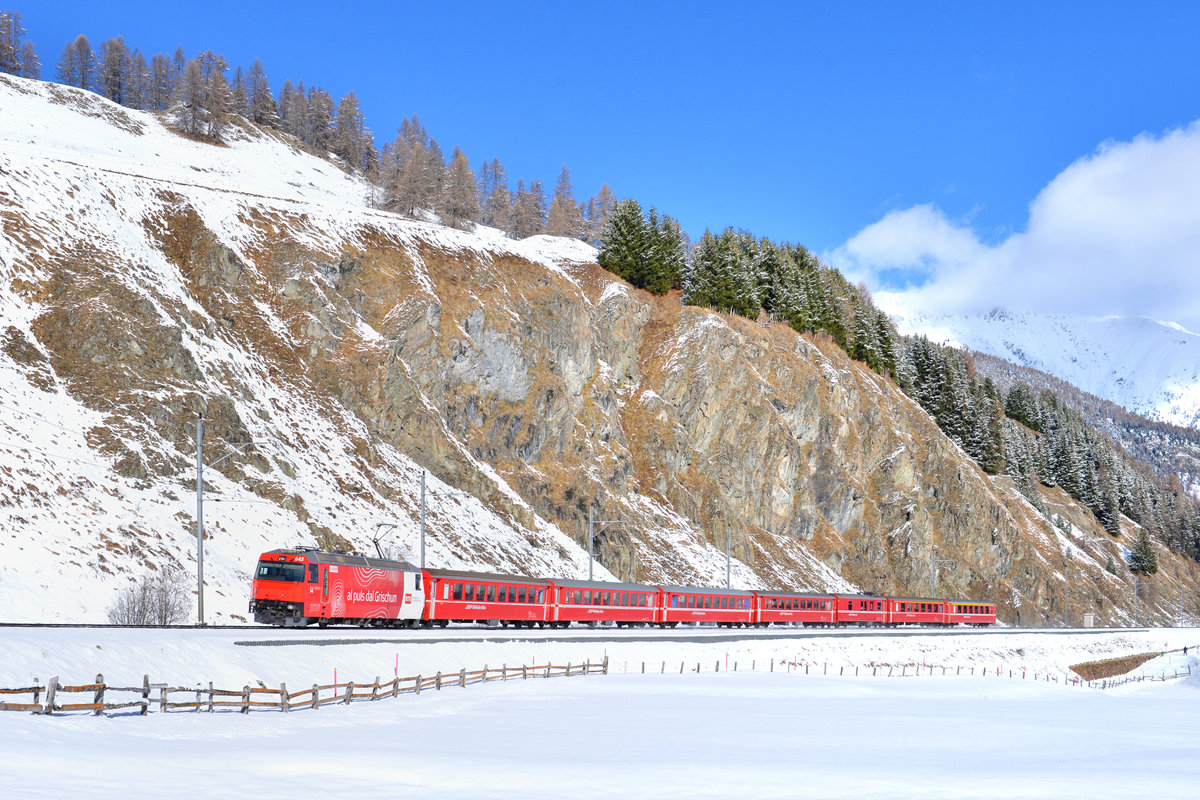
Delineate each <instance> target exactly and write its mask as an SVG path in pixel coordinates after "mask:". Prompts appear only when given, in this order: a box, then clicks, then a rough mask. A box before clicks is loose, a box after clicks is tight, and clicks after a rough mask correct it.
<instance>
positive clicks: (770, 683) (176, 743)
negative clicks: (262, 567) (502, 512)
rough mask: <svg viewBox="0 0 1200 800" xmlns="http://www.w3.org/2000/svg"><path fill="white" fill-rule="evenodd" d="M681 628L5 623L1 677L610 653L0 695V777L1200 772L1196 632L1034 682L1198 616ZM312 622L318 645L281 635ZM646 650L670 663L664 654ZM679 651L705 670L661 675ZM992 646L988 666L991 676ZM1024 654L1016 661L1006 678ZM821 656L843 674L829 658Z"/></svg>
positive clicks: (1023, 785) (934, 785)
mask: <svg viewBox="0 0 1200 800" xmlns="http://www.w3.org/2000/svg"><path fill="white" fill-rule="evenodd" d="M712 632H713V631H709V630H698V631H691V632H688V633H690V634H696V633H704V634H708V633H712ZM688 633H683V632H676V633H675V634H674V637H673V638H672V637H667V638H664V639H656V640H654V641H648V642H647V641H636V640H630V637H628V636H626V637H624V638H625V639H626V640H625V641H621V640H620V639H619V638H618V637H615V636H604V637H597V638H595V640H594V641H592V640H588V641H583V642H568V643H553V642H548V641H541V640H539V637H538V636H523V637H521V638H519V639H514V640H511V641H499V640H497V641H488V642H479V641H470V640H468V639H467V636H468V633H461V634H458V635H455V634H454V633H453V632H451V636H450V638H451V639H452V641H448V642H441V643H430V642H420V641H419V640H418V639H419V637H414V636H412V635H405V634H403V633H401V634H391V635H388V634H383V635H381V634H380V633H379V632H371V631H326V632H323V633H322V634H321V636H320V637H316V636H313V635H310V634H312V632H307V631H306V632H297V631H266V630H253V629H251V630H246V631H218V630H208V631H202V632H197V631H179V630H173V631H126V630H114V629H92V630H76V629H55V630H49V631H47V630H45V629H40V630H33V629H14V628H10V629H5V630H3V631H0V638H2V640H3V641H4V644H5V647H4V652H5V658H4V659H3V660H2V661H0V686H13V685H16V684H19V683H23V682H25V681H28V680H30V679H31V678H32V677H34V676H38V677H40V678H42V679H43V681H44V679H45V678H46V677H47V676H48V675H50V674H57V675H58V676H59V677H60V678H61V679H63V680H80V681H82V680H90V679H91V678H92V677H93V676H94V675H95V674H96V672H103V673H104V674H105V676H106V678H107V679H108V680H109V681H110V682H113V683H119V682H121V681H130V682H132V683H140V682H141V676H142V674H143V673H144V672H147V671H148V672H150V673H151V680H166V681H169V682H177V683H178V684H180V685H189V684H195V683H200V682H205V683H206V682H207V681H209V680H212V681H214V682H215V683H216V684H217V685H218V686H222V685H226V686H228V687H229V688H233V687H235V686H240V685H242V684H243V683H245V682H251V683H254V682H256V681H258V680H262V681H263V682H264V683H267V684H268V685H271V684H277V683H278V682H280V681H282V680H286V681H288V682H290V683H292V684H293V685H294V686H299V685H304V684H311V683H312V682H314V681H317V680H320V681H322V682H328V681H331V680H332V678H333V674H332V671H333V669H335V668H336V669H338V672H339V680H342V681H345V680H348V679H351V680H367V681H370V680H373V679H374V677H375V676H376V675H380V676H381V677H383V678H384V679H387V678H390V677H391V676H392V675H393V674H394V671H396V670H398V671H399V673H400V675H402V676H403V675H407V674H413V673H415V672H422V673H424V674H429V673H430V672H432V671H435V670H437V669H443V670H449V669H457V668H458V667H459V666H465V667H468V668H477V667H482V666H483V665H484V664H485V663H486V664H489V665H491V666H498V665H500V664H502V663H507V664H509V665H514V664H518V663H526V664H528V663H541V664H544V663H546V662H547V661H552V662H554V663H564V662H565V661H567V660H571V661H574V662H575V663H578V662H579V661H582V660H584V659H592V660H598V659H600V658H603V656H604V655H605V654H607V655H608V657H609V659H610V665H611V674H609V675H608V676H606V677H605V676H596V677H587V678H571V679H557V680H550V681H545V680H537V681H533V680H531V681H527V682H526V681H509V682H507V683H489V684H487V685H476V686H470V687H468V688H466V689H462V688H457V687H454V688H447V689H445V690H443V691H441V692H426V693H423V694H422V695H421V696H419V697H414V696H403V697H401V698H399V699H389V700H381V701H378V702H375V703H369V702H361V703H356V704H354V705H351V706H333V707H326V708H322V709H321V710H318V711H312V710H305V711H297V712H295V713H292V714H288V715H284V714H281V713H278V712H257V713H254V714H250V715H241V714H236V713H218V714H212V715H209V714H196V713H187V712H175V713H168V714H159V713H157V712H152V713H151V714H150V715H149V716H147V717H145V718H139V717H135V716H116V715H114V716H112V717H90V716H64V717H55V718H45V717H36V716H32V715H27V714H19V713H6V714H3V715H0V752H3V753H4V758H3V759H0V781H2V782H3V783H2V785H3V786H4V787H5V794H6V795H7V796H12V797H64V796H77V797H101V796H104V797H108V796H123V797H185V796H186V797H189V798H200V797H227V796H231V795H236V796H254V797H285V796H307V795H310V794H325V793H328V792H333V791H336V792H337V793H338V794H339V795H344V796H353V797H355V798H372V797H397V796H412V797H421V798H429V797H456V798H460V797H477V798H487V797H496V798H510V797H521V796H530V797H563V796H571V797H595V798H605V797H647V798H658V797H687V798H699V797H733V796H750V797H855V798H863V797H881V798H904V797H921V798H929V797H989V798H990V797H1005V798H1013V797H1030V798H1043V797H1044V798H1061V797H1089V798H1105V797H1113V798H1117V797H1120V798H1127V797H1131V796H1132V797H1154V798H1183V797H1191V796H1193V793H1194V787H1195V783H1196V781H1197V779H1200V761H1198V760H1197V759H1196V758H1195V754H1196V742H1195V738H1196V732H1197V730H1198V728H1197V725H1196V723H1195V715H1196V708H1197V706H1196V699H1197V693H1196V692H1197V689H1200V664H1197V660H1196V657H1195V655H1194V653H1193V654H1190V655H1188V656H1186V657H1185V656H1183V655H1182V654H1180V653H1167V654H1166V655H1164V656H1162V657H1160V658H1158V659H1155V660H1154V661H1152V662H1150V663H1148V664H1147V665H1145V666H1144V667H1143V668H1142V670H1141V671H1142V672H1145V673H1146V674H1148V675H1158V674H1161V673H1164V672H1165V673H1173V672H1174V671H1176V670H1186V669H1187V668H1188V667H1189V666H1190V668H1191V669H1192V671H1193V673H1194V674H1193V676H1192V677H1191V678H1181V679H1178V680H1172V681H1167V682H1146V683H1139V684H1130V685H1128V686H1124V687H1121V688H1119V689H1116V690H1109V691H1100V690H1099V689H1089V688H1086V687H1077V686H1067V685H1064V684H1063V683H1053V682H1050V683H1048V682H1046V681H1045V680H1044V676H1045V674H1046V672H1051V674H1057V675H1060V676H1061V675H1062V674H1063V670H1065V669H1066V668H1067V666H1069V665H1070V664H1072V663H1076V662H1078V661H1082V660H1088V659H1093V658H1103V657H1108V656H1114V655H1122V654H1127V653H1133V652H1148V651H1158V650H1167V649H1175V648H1179V647H1182V646H1183V645H1185V644H1186V645H1188V646H1189V647H1194V646H1195V645H1197V644H1200V631H1197V630H1195V629H1170V630H1152V631H1147V632H1119V633H1091V634H1069V635H1062V634H1052V633H1018V634H1013V633H1007V632H995V631H991V632H986V633H981V634H979V635H971V636H945V635H933V636H882V637H880V636H853V637H830V636H818V637H812V638H804V639H784V638H780V637H779V635H778V634H774V635H772V634H771V633H770V632H767V633H765V634H763V635H761V636H759V637H756V638H753V639H752V640H750V641H739V642H738V643H737V644H733V643H730V642H703V643H689V642H686V641H679V639H680V638H681V637H683V636H686V635H688ZM503 635H504V634H498V638H499V636H503ZM318 638H319V640H320V641H322V642H324V644H321V645H318V644H296V643H295V642H298V641H313V640H315V639H318ZM380 639H383V640H385V641H383V642H380V641H379V640H380ZM239 642H242V643H243V644H239ZM245 642H254V643H256V644H255V646H248V645H246V644H244V643H245ZM264 642H274V643H276V645H277V646H264V645H263V644H262V643H264ZM335 643H336V644H335ZM726 659H728V660H726ZM772 660H774V662H775V663H774V671H773V672H772V671H770V666H769V664H770V662H771V661H772ZM663 661H667V662H669V663H673V664H674V665H675V668H674V669H667V670H666V674H662V669H661V667H660V664H661V662H663ZM735 661H736V662H737V663H738V671H737V672H736V673H735V672H733V671H732V668H733V663H734V662H735ZM751 661H754V662H755V667H756V669H755V670H754V671H749V670H748V669H747V668H748V667H749V666H750V662H751ZM781 661H784V662H785V663H780V662H781ZM792 661H794V662H795V663H796V664H800V665H803V664H804V663H809V664H826V663H828V664H830V665H831V667H830V669H829V673H830V674H829V675H828V676H826V675H823V674H822V675H818V674H815V673H816V672H817V670H816V669H812V670H810V674H807V675H806V674H804V671H803V668H802V667H801V668H796V667H793V666H791V665H790V664H789V663H786V662H792ZM642 662H647V669H646V674H642V672H641V669H642V666H641V665H642ZM681 662H682V663H686V664H689V665H690V666H692V667H693V668H694V665H695V664H696V663H699V664H701V665H702V671H701V672H699V673H697V672H695V671H691V670H688V671H686V672H684V673H683V674H680V673H679V671H678V665H679V664H680V663H681ZM879 663H886V664H896V665H899V664H917V663H923V664H926V665H930V664H933V665H946V666H955V665H960V664H961V665H964V666H966V665H974V666H976V668H977V669H976V674H975V675H974V676H969V675H967V674H965V672H966V670H964V674H962V675H959V676H956V675H954V672H955V670H953V669H952V670H949V672H950V673H951V674H949V675H947V676H946V677H941V675H940V674H939V673H938V672H937V671H936V670H935V671H934V673H935V674H934V675H933V676H931V675H930V674H929V670H928V668H925V669H924V670H923V672H922V676H921V677H920V678H915V677H912V674H913V671H912V669H911V668H910V669H909V670H908V675H909V677H908V678H898V677H896V678H885V677H882V676H880V677H871V676H870V675H869V674H868V670H867V669H866V667H868V666H869V665H871V664H879ZM718 664H719V665H720V667H721V671H720V672H716V671H715V670H714V668H715V667H716V666H717V665H718ZM984 664H987V665H989V667H990V668H989V675H988V677H986V678H985V677H983V676H982V674H981V672H982V669H981V668H982V665H984ZM854 666H858V667H859V668H860V673H861V674H860V676H859V677H853V676H851V675H850V672H851V669H852V668H853V667H854ZM997 666H1002V667H1003V668H1004V670H1003V672H1004V674H1005V677H1001V678H997V677H995V676H994V672H995V668H996V667H997ZM1022 667H1024V668H1025V669H1026V671H1027V674H1028V675H1029V678H1027V679H1025V680H1021V679H1019V678H1016V677H1014V678H1011V679H1010V678H1008V677H1007V676H1006V673H1007V670H1008V669H1010V668H1011V669H1013V670H1014V671H1019V670H1020V669H1021V668H1022ZM841 668H844V669H845V672H846V673H847V675H846V676H844V677H840V676H836V675H834V674H833V673H834V672H835V669H841ZM1034 671H1038V672H1039V673H1040V675H1041V676H1042V678H1043V679H1042V680H1038V681H1034V680H1033V679H1032V675H1033V673H1034ZM881 672H882V670H881Z"/></svg>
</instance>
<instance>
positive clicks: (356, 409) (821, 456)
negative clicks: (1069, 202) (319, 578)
mask: <svg viewBox="0 0 1200 800" xmlns="http://www.w3.org/2000/svg"><path fill="white" fill-rule="evenodd" d="M0 108H3V109H6V110H8V111H12V112H14V113H12V114H6V115H0V116H4V117H5V119H7V120H8V121H7V122H2V123H0V141H3V142H4V146H3V147H2V148H0V221H2V224H3V236H2V237H0V258H2V260H3V265H2V271H0V311H2V313H3V321H2V323H0V391H2V392H3V395H2V396H0V403H2V404H3V405H2V407H0V411H2V412H3V414H0V420H3V428H2V429H0V437H2V438H3V440H4V441H3V442H2V444H0V475H2V476H3V479H4V480H3V486H2V487H0V548H2V549H3V552H4V556H5V558H4V562H5V563H4V564H2V565H0V607H7V608H9V609H10V611H9V613H8V614H7V615H5V616H9V617H10V618H28V617H34V616H38V615H41V616H49V617H52V618H58V619H100V618H102V617H103V610H104V608H105V607H106V606H107V604H108V603H109V602H110V597H111V592H112V590H113V589H115V588H116V587H118V586H121V585H123V584H124V582H125V581H128V580H129V579H130V576H131V575H135V574H137V572H138V571H139V570H140V569H141V568H142V566H145V565H149V566H152V567H156V568H157V567H161V566H162V565H164V564H170V563H178V564H180V565H181V566H183V567H184V568H185V569H189V570H190V569H192V568H193V565H194V550H195V548H194V544H193V538H194V530H195V529H194V516H193V515H194V511H195V500H194V497H193V495H192V492H193V487H194V469H193V464H194V461H195V451H196V417H197V414H203V417H204V425H205V434H204V436H205V442H206V446H205V461H206V463H209V464H212V465H213V466H212V467H210V468H209V469H208V470H207V471H206V480H207V481H209V482H210V484H211V485H210V488H209V491H210V494H209V499H210V501H211V505H209V504H206V506H205V517H206V523H207V524H206V530H207V533H208V538H207V539H206V551H207V554H206V559H207V560H206V564H211V565H212V566H211V567H210V568H209V572H208V573H207V574H208V577H209V581H210V584H209V585H210V587H211V588H210V591H211V593H212V596H211V597H207V599H206V602H207V603H209V604H210V608H212V609H214V611H213V612H212V613H214V614H215V615H216V618H217V619H238V618H240V616H241V615H242V611H241V610H242V609H244V607H245V601H246V587H247V582H248V580H249V572H250V570H251V568H252V567H253V561H254V556H255V555H256V554H257V552H259V551H261V550H262V549H266V548H270V547H275V546H280V545H291V544H297V543H314V542H318V543H321V544H325V545H341V546H350V547H355V548H358V549H360V550H364V551H366V550H369V549H370V548H371V544H370V542H371V538H372V536H373V534H374V533H375V532H376V531H377V530H387V529H384V528H379V529H377V527H376V526H377V525H378V523H380V522H383V523H388V524H392V525H395V526H396V528H394V529H391V533H390V534H389V535H390V537H391V538H389V539H387V540H386V542H385V543H386V544H388V545H389V546H390V547H392V549H393V551H394V552H395V553H397V554H399V555H407V556H410V557H415V554H416V553H417V552H418V549H419V545H418V543H417V519H418V517H419V510H418V509H419V500H418V499H417V498H418V495H417V486H418V481H419V476H420V473H421V470H426V471H427V472H428V474H429V476H430V477H429V486H430V494H429V497H428V502H429V508H430V516H429V535H428V542H427V552H428V563H429V564H430V565H433V566H450V567H474V568H480V569H487V570H504V571H521V572H527V573H533V574H551V575H571V576H579V575H582V574H586V571H587V542H586V536H587V519H588V510H589V508H591V509H592V510H593V511H594V516H595V518H596V519H597V520H605V521H608V520H614V521H615V522H611V523H608V524H607V525H606V526H604V527H603V530H602V531H601V532H600V533H599V534H598V535H597V536H596V537H595V542H596V546H597V559H598V562H599V564H600V565H601V566H600V567H598V572H597V574H598V575H601V576H615V577H617V578H620V579H631V580H636V581H664V582H671V583H708V584H713V585H722V584H723V583H724V580H725V563H726V560H725V549H726V547H727V546H729V547H730V548H731V551H732V555H733V558H734V562H733V582H734V585H736V586H744V587H760V586H770V587H789V588H800V589H813V590H816V589H860V590H863V591H874V592H886V593H892V594H900V595H922V596H923V595H928V594H929V593H930V592H931V585H930V582H931V559H932V557H933V556H934V555H935V554H936V558H937V559H939V560H940V561H941V563H940V566H939V571H938V573H937V582H936V586H934V587H932V591H933V592H935V593H936V594H937V595H939V596H946V595H948V596H956V597H957V596H962V597H973V598H980V599H988V600H995V601H996V602H998V603H999V605H1000V609H1001V616H1002V618H1003V619H1005V620H1006V621H1009V622H1021V623H1033V624H1043V623H1046V622H1056V621H1058V620H1060V619H1061V618H1062V615H1063V608H1062V603H1063V596H1064V582H1063V567H1064V563H1067V562H1068V561H1069V564H1070V569H1069V575H1070V598H1071V615H1072V617H1073V618H1074V619H1076V620H1078V619H1079V615H1080V614H1082V613H1085V612H1088V613H1095V614H1096V615H1097V619H1098V621H1100V622H1113V623H1120V622H1124V621H1126V620H1128V619H1130V617H1131V607H1132V591H1131V583H1130V580H1129V577H1128V575H1127V574H1126V573H1125V572H1124V570H1120V569H1119V570H1118V574H1117V575H1113V574H1110V573H1109V572H1107V571H1106V570H1105V569H1104V565H1105V564H1106V562H1107V560H1108V558H1109V557H1112V558H1113V559H1114V561H1115V563H1116V564H1117V565H1120V564H1122V557H1121V547H1122V546H1128V545H1129V544H1130V543H1131V541H1132V536H1134V535H1136V531H1135V530H1134V528H1133V526H1132V524H1129V523H1128V521H1127V524H1126V531H1125V532H1124V534H1123V535H1122V537H1121V539H1120V540H1114V539H1112V537H1110V536H1108V535H1107V534H1105V533H1104V531H1103V530H1102V529H1101V528H1100V527H1099V525H1098V524H1097V523H1096V522H1095V520H1094V519H1093V518H1092V517H1091V515H1090V514H1089V513H1088V512H1087V511H1086V509H1083V508H1081V507H1079V506H1078V505H1077V504H1075V503H1074V502H1072V501H1070V500H1069V499H1068V498H1066V497H1065V496H1063V495H1061V494H1060V493H1058V492H1057V491H1049V492H1047V496H1046V498H1045V500H1046V502H1047V504H1048V507H1050V508H1051V509H1052V512H1053V516H1054V517H1057V522H1058V524H1057V525H1056V524H1055V523H1054V521H1052V519H1051V518H1047V517H1045V516H1043V515H1042V513H1041V512H1039V511H1038V510H1036V509H1034V508H1033V507H1032V506H1031V505H1029V503H1028V502H1027V501H1026V500H1025V499H1024V498H1023V497H1021V495H1020V494H1019V493H1018V492H1016V490H1015V489H1014V488H1013V486H1012V485H1011V484H1010V483H1009V482H1008V481H1007V480H1006V479H1003V478H991V477H988V476H986V475H984V474H983V473H982V472H981V471H980V470H979V469H978V468H977V467H976V466H975V465H974V464H973V463H972V462H971V461H970V459H969V458H967V457H966V455H965V454H964V453H963V452H962V451H961V450H960V449H958V448H957V447H956V446H955V445H954V444H953V443H952V442H950V441H949V440H948V439H947V438H946V437H945V436H944V435H942V434H941V432H940V431H939V430H938V428H937V426H936V425H935V424H934V423H933V421H932V420H931V419H930V418H929V417H928V416H927V415H926V414H925V413H924V412H923V411H921V409H919V408H918V407H917V406H916V405H915V404H914V403H912V402H911V401H909V400H908V399H907V398H906V397H905V396H904V395H903V394H902V393H901V392H900V391H899V390H898V389H897V388H896V386H895V385H894V384H892V383H891V382H890V381H889V380H887V379H885V378H882V377H880V376H879V375H876V374H874V373H872V372H870V371H868V370H866V369H865V368H863V367H862V366H861V365H860V364H857V363H855V362H853V361H851V360H850V359H848V358H847V357H846V355H845V354H844V353H843V352H842V351H841V350H839V349H838V348H837V347H836V346H835V345H833V344H832V343H831V342H828V341H823V340H820V339H812V338H806V337H802V336H798V335H797V334H795V333H794V332H793V331H791V330H790V329H789V328H787V327H785V326H783V325H780V324H773V323H765V322H764V323H762V324H760V323H755V322H751V321H747V320H744V319H741V318H737V317H727V316H722V315H719V314H715V313H713V312H710V311H706V310H701V309H697V308H691V307H684V306H682V305H681V304H680V301H679V298H678V297H677V296H671V295H669V296H666V297H654V296H651V295H648V294H646V293H643V292H640V291H637V290H634V289H631V288H630V287H629V286H627V285H625V284H624V283H623V282H621V281H620V280H618V279H615V278H614V277H613V276H611V275H609V274H608V273H605V272H604V271H603V270H601V269H600V268H599V267H598V266H597V265H596V264H595V252H594V250H592V249H591V248H589V247H587V246H585V245H582V244H580V243H578V242H571V241H566V240H556V239H549V238H543V237H535V238H534V239H530V240H525V241H522V242H513V241H511V240H506V239H504V238H502V237H500V236H499V235H498V234H496V233H495V232H492V231H488V230H479V231H476V232H474V233H460V232H457V231H453V230H450V229H447V228H443V227H440V226H438V225H436V224H432V223H426V222H416V221H412V220H407V219H403V218H400V217H397V216H394V215H391V214H386V213H383V212H379V211H376V210H373V209H371V208H370V207H369V202H368V200H369V194H370V188H369V187H368V186H366V185H364V184H362V183H361V182H359V181H357V180H356V179H354V178H353V177H351V176H348V175H346V174H344V173H342V172H340V171H339V170H337V169H336V168H335V167H334V166H333V165H331V164H330V163H329V162H327V161H325V160H322V159H318V158H316V157H314V156H312V155H309V154H306V153H303V152H300V151H299V150H297V149H296V148H295V147H294V146H293V145H292V144H291V143H289V142H287V141H284V140H281V139H279V138H278V137H276V136H273V135H270V134H267V133H264V132H261V131H258V130H257V129H254V128H252V127H249V126H246V127H243V128H241V129H240V130H239V131H238V133H237V135H236V136H235V137H234V139H233V141H231V142H230V143H228V144H227V145H225V146H215V145H211V144H205V143H200V142H192V141H188V140H185V139H182V138H180V137H178V136H177V135H175V134H173V133H171V132H169V131H167V130H165V129H164V128H162V126H161V125H160V124H159V122H158V120H157V119H155V118H154V117H153V116H152V115H148V114H141V113H134V112H129V111H126V110H123V109H120V108H118V107H116V106H113V105H111V104H108V103H106V102H104V101H103V100H100V99H99V98H96V97H94V96H90V95H84V94H82V93H79V92H75V91H73V90H70V89H64V88H62V87H54V86H49V85H46V84H36V83H30V82H26V81H19V80H16V79H11V78H8V77H5V76H0ZM247 443H250V444H247ZM219 459H223V460H220V461H219V463H218V460H219ZM597 527H600V526H599V525H598V526H597ZM1160 559H1161V561H1162V563H1163V567H1164V568H1163V571H1162V573H1160V576H1159V578H1158V580H1157V581H1156V582H1155V584H1154V585H1153V586H1152V587H1151V588H1150V591H1149V592H1148V593H1147V594H1145V595H1144V596H1143V599H1142V608H1143V611H1142V617H1143V619H1145V617H1146V616H1147V611H1146V608H1147V606H1148V607H1149V614H1150V615H1153V616H1155V617H1157V618H1158V619H1160V620H1166V619H1167V618H1168V617H1173V616H1174V614H1175V611H1176V607H1177V600H1176V598H1178V597H1179V596H1180V593H1181V591H1182V590H1183V588H1184V587H1185V586H1186V587H1194V586H1195V585H1196V582H1197V571H1196V569H1195V565H1194V564H1190V563H1188V562H1185V561H1181V560H1179V559H1177V558H1175V557H1173V556H1170V555H1169V554H1167V553H1166V552H1162V553H1160ZM206 594H207V593H206Z"/></svg>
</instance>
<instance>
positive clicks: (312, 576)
mask: <svg viewBox="0 0 1200 800" xmlns="http://www.w3.org/2000/svg"><path fill="white" fill-rule="evenodd" d="M308 582H309V583H316V582H317V565H316V564H309V565H308Z"/></svg>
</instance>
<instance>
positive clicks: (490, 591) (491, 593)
mask: <svg viewBox="0 0 1200 800" xmlns="http://www.w3.org/2000/svg"><path fill="white" fill-rule="evenodd" d="M487 601H488V602H489V603H494V602H496V587H495V586H489V587H487Z"/></svg>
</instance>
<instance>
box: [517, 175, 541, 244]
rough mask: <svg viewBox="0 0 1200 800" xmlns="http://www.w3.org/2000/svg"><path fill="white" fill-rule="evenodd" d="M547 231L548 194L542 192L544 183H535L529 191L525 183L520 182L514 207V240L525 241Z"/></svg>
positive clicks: (530, 185) (531, 184) (530, 186)
mask: <svg viewBox="0 0 1200 800" xmlns="http://www.w3.org/2000/svg"><path fill="white" fill-rule="evenodd" d="M545 230H546V194H545V192H544V191H543V190H542V182H541V181H533V182H532V183H530V184H529V188H528V189H527V188H525V182H524V181H518V183H517V200H516V204H515V205H514V207H513V225H512V235H513V238H514V239H525V238H528V237H530V236H536V235H537V234H539V233H542V232H544V231H545Z"/></svg>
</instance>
